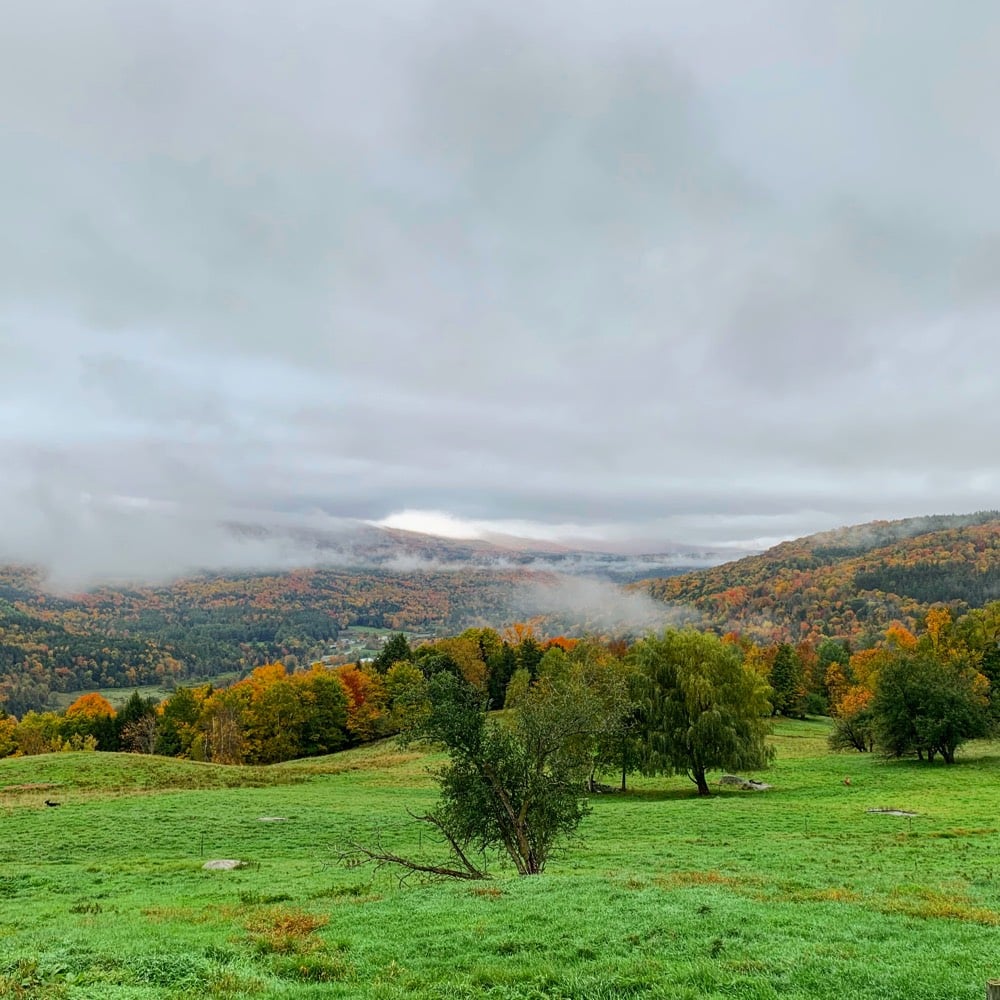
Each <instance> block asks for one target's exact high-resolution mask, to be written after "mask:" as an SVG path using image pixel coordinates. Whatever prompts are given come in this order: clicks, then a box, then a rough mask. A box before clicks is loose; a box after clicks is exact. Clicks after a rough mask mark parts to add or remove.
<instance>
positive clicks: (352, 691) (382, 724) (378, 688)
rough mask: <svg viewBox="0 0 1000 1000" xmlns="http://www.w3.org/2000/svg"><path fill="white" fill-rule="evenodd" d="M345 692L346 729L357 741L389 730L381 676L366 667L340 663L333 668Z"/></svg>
mask: <svg viewBox="0 0 1000 1000" xmlns="http://www.w3.org/2000/svg"><path fill="white" fill-rule="evenodd" d="M335 673H336V675H337V677H338V679H339V680H340V682H341V684H343V685H344V689H345V691H346V692H347V731H348V733H349V734H350V736H351V739H352V740H353V741H355V742H357V743H367V742H368V741H369V740H374V739H378V738H379V737H380V736H385V735H387V733H388V728H389V727H388V720H387V718H386V706H387V696H386V691H385V682H384V679H383V678H382V677H381V676H380V675H379V674H378V673H376V672H375V671H373V670H368V669H366V668H365V667H363V666H362V667H352V666H343V667H338V668H337V669H336V671H335Z"/></svg>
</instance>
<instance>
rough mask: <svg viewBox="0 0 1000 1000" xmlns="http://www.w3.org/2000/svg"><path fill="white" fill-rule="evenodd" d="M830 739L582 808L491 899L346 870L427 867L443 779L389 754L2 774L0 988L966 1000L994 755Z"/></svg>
mask: <svg viewBox="0 0 1000 1000" xmlns="http://www.w3.org/2000/svg"><path fill="white" fill-rule="evenodd" d="M825 736H826V728H825V726H824V725H823V724H821V723H816V722H804V723H782V724H781V725H780V726H779V728H778V733H777V735H776V736H775V737H774V741H775V744H776V745H777V748H778V759H777V762H776V764H775V766H774V767H773V768H772V769H771V770H770V771H769V772H768V773H767V776H766V777H767V780H768V781H770V782H772V783H773V785H774V788H773V790H772V791H770V792H764V793H754V792H742V791H725V792H720V794H718V795H716V796H714V797H713V798H711V799H708V800H699V799H697V798H696V797H695V796H694V794H693V793H694V786H693V785H691V784H690V783H689V782H687V781H686V780H684V779H670V780H667V779H659V780H641V781H636V782H635V783H634V791H632V792H630V793H629V794H627V795H624V796H621V795H605V796H598V797H596V798H595V799H594V801H593V812H592V814H591V815H590V816H589V817H588V818H587V819H586V820H585V821H584V823H583V825H582V826H581V828H580V833H579V837H578V838H577V840H576V841H575V842H573V843H571V844H569V845H567V846H566V849H565V850H564V851H563V853H562V854H561V856H559V857H558V858H557V859H556V860H555V861H554V862H552V863H551V864H550V867H549V870H548V871H547V872H546V874H545V875H543V876H540V877H536V878H526V879H518V878H517V877H516V876H513V875H508V874H506V873H505V872H504V871H503V870H502V869H499V870H498V877H497V878H496V879H495V880H494V881H491V882H484V883H448V884H443V883H435V884H421V883H420V882H417V881H413V880H411V881H410V882H409V883H407V884H403V885H400V883H399V880H398V877H397V876H396V875H394V874H393V873H391V872H388V871H385V870H383V871H380V872H373V871H372V870H371V869H370V868H367V867H364V868H353V869H352V868H345V867H344V866H343V865H341V864H340V863H339V862H338V851H339V850H340V849H341V848H342V847H343V846H344V845H345V844H346V843H347V842H348V841H349V840H350V839H351V838H352V837H354V836H358V837H361V838H367V839H369V840H371V839H373V838H374V836H375V832H376V831H378V832H380V833H381V836H382V838H383V841H384V843H385V844H386V845H387V846H388V845H391V846H392V847H394V848H398V849H399V850H401V851H403V852H406V851H417V850H420V849H421V847H423V848H424V849H425V850H426V849H427V848H428V843H427V842H426V841H425V842H424V843H423V844H421V843H419V842H418V836H419V831H418V830H417V828H416V826H415V824H413V823H412V821H410V820H409V819H408V817H407V816H406V808H407V807H410V808H412V809H414V810H419V809H421V808H424V807H426V806H427V805H429V804H430V802H432V801H433V798H434V787H433V782H432V781H431V779H430V778H429V777H428V776H427V772H426V768H427V765H428V763H429V762H431V763H432V762H433V761H429V759H428V758H426V757H422V756H420V755H418V754H417V753H415V752H412V751H406V752H404V751H400V750H398V749H397V748H396V747H395V746H394V745H393V744H391V743H388V744H383V745H380V746H375V747H368V748H364V749H362V750H356V751H351V752H348V753H345V754H340V755H337V756H333V757H327V758H322V759H319V760H314V761H305V762H293V763H289V764H284V765H279V766H276V767H272V768H245V769H239V768H224V767H219V766H215V765H207V764H194V763H187V762H181V761H173V760H167V759H163V758H142V757H137V756H130V755H105V754H57V755H50V756H45V757H31V758H22V759H8V760H3V761H0V997H51V998H57V997H66V998H78V997H79V998H82V997H94V998H98V997H101V998H104V997H108V998H137V1000H138V998H143V1000H149V998H159V997H192V998H194V997H206V996H207V997H221V998H238V997H253V996H258V997H295V998H300V997H301V998H306V997H317V998H319V997H324V998H326V997H352V998H353V997H360V998H369V997H370V998H386V1000H389V998H397V997H439V998H442V1000H443V998H452V997H459V998H472V997H492V998H542V997H550V998H579V1000H601V998H608V1000H611V998H619V997H650V998H652V997H657V998H668V997H669V998H680V1000H684V998H696V997H698V998H700V997H718V998H722V997H727V998H747V1000H749V998H753V1000H765V998H782V1000H786V998H788V1000H790V998H805V997H809V998H820V997H823V998H827V997H835V998H838V1000H847V998H872V1000H874V998H878V1000H974V998H975V1000H980V998H981V997H982V996H983V995H984V983H985V981H986V980H987V979H988V978H991V977H992V976H996V975H998V974H1000V948H998V941H1000V882H998V865H1000V815H998V812H1000V809H998V807H1000V792H998V780H997V779H998V777H1000V746H997V745H995V744H978V745H973V746H970V747H969V748H967V749H966V750H965V752H964V753H962V754H961V757H960V763H959V764H958V765H956V766H955V767H952V768H946V767H944V766H943V765H935V766H928V765H920V764H918V763H910V762H891V763H889V762H883V761H879V760H877V759H875V758H871V757H868V756H864V757H863V756H860V755H850V756H849V755H836V756H834V755H831V754H829V753H828V752H827V751H826V749H825ZM847 775H849V776H850V778H851V785H850V787H846V786H845V785H844V784H843V779H844V777H845V776H847ZM46 798H50V799H53V800H58V801H59V802H61V803H62V805H61V806H60V808H58V809H53V808H47V807H46V806H45V805H44V800H45V799H46ZM877 808H896V809H902V810H909V811H912V812H916V813H918V814H919V815H918V816H916V817H915V818H912V819H907V818H904V817H895V816H889V815H884V814H877V813H869V812H867V811H866V810H868V809H877ZM261 817H284V818H285V821H284V822H274V821H262V819H261ZM210 858H239V859H244V860H246V861H248V862H249V865H248V866H247V867H245V868H243V869H241V870H237V871H219V872H212V871H204V870H203V869H202V867H201V866H202V864H203V862H204V861H205V860H207V859H210Z"/></svg>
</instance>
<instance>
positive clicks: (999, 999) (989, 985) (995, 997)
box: [986, 979, 1000, 1000]
mask: <svg viewBox="0 0 1000 1000" xmlns="http://www.w3.org/2000/svg"><path fill="white" fill-rule="evenodd" d="M986 1000H1000V979H989V980H987V981H986Z"/></svg>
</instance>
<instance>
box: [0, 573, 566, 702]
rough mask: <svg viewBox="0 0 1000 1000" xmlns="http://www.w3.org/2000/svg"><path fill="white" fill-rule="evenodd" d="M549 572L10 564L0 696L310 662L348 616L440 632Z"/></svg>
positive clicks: (486, 613)
mask: <svg viewBox="0 0 1000 1000" xmlns="http://www.w3.org/2000/svg"><path fill="white" fill-rule="evenodd" d="M548 578H549V575H547V574H541V573H536V572H531V571H527V570H519V569H505V570H478V569H472V570H452V571H422V572H411V573H400V572H392V571H390V570H368V571H357V570H346V569H338V570H333V569H307V570H300V571H294V572H290V573H243V574H236V575H222V574H218V575H216V574H203V575H200V576H197V577H193V578H189V579H184V580H178V581H176V582H174V583H171V584H165V585H162V586H153V587H135V588H125V589H121V588H112V587H102V588H98V589H95V590H92V591H89V592H87V593H82V594H74V595H61V596H57V595H53V594H51V593H48V592H46V590H45V589H43V580H42V579H41V577H40V576H39V574H38V573H37V572H35V571H33V570H29V569H24V568H17V567H8V568H5V569H0V705H3V706H4V707H6V709H7V711H9V712H12V713H14V714H20V713H21V712H23V711H25V710H26V709H30V708H40V707H42V706H44V705H45V704H46V703H47V700H48V697H49V693H50V692H52V691H79V690H91V689H95V688H109V687H126V688H127V687H133V686H136V685H142V684H158V683H163V682H164V681H168V680H173V681H175V682H180V681H184V680H187V679H190V678H193V677H197V678H210V677H215V676H218V675H219V674H226V673H232V672H234V671H236V672H239V671H246V670H248V669H251V668H253V667H257V666H260V665H262V664H265V663H269V662H272V661H274V660H277V659H282V660H285V661H286V662H291V663H295V662H303V663H309V662H311V661H312V660H316V659H319V658H321V657H322V656H323V654H324V653H326V652H327V651H328V648H329V645H330V643H331V642H332V641H333V640H335V639H336V638H337V636H338V634H339V633H340V631H341V630H342V629H345V628H347V627H349V626H352V625H360V626H367V627H371V628H379V629H391V630H423V631H430V632H434V633H437V634H446V633H448V632H456V631H458V630H460V629H461V628H463V627H465V626H468V625H470V624H477V623H494V622H497V623H500V622H503V621H505V620H506V619H507V618H508V617H509V616H510V608H511V605H512V595H513V594H514V593H515V590H517V588H519V587H521V586H523V585H524V584H525V583H526V582H535V581H538V580H545V579H548Z"/></svg>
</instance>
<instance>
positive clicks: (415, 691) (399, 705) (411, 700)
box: [385, 660, 430, 732]
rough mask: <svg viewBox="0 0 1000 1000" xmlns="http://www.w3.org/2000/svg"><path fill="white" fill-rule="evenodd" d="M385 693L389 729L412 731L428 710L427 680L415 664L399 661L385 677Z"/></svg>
mask: <svg viewBox="0 0 1000 1000" xmlns="http://www.w3.org/2000/svg"><path fill="white" fill-rule="evenodd" d="M385 691H386V695H387V697H388V699H389V715H390V727H391V728H392V729H393V730H394V731H396V732H399V731H400V730H407V729H412V728H413V727H414V726H415V725H417V723H418V722H419V720H420V719H421V718H422V717H423V716H424V715H425V714H426V713H427V712H428V711H429V710H430V701H429V698H428V694H427V678H426V677H424V674H423V671H422V670H421V669H420V668H419V667H418V666H417V665H416V664H415V663H408V662H406V661H404V660H400V661H399V662H398V663H395V664H393V665H392V666H391V667H390V668H389V672H388V673H387V674H386V675H385Z"/></svg>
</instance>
